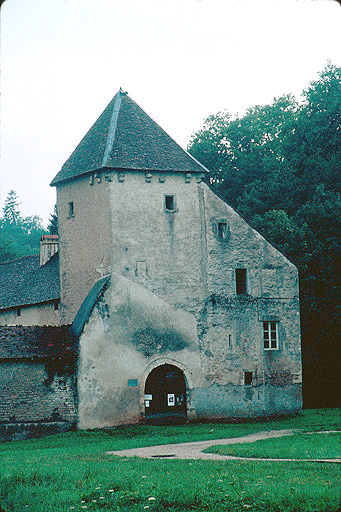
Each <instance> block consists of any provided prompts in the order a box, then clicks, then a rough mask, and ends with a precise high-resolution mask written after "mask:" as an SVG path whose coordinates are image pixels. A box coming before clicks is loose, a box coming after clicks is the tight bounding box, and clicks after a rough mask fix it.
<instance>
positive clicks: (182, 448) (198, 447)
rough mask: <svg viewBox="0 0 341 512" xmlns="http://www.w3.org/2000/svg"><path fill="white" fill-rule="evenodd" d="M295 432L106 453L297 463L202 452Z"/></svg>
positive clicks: (274, 432) (327, 460)
mask: <svg viewBox="0 0 341 512" xmlns="http://www.w3.org/2000/svg"><path fill="white" fill-rule="evenodd" d="M294 433H295V430H270V431H269V432H257V433H256V434H249V435H247V436H242V437H230V438H229V439H212V440H209V441H195V442H191V443H178V444H161V445H156V446H146V447H143V448H131V449H129V450H118V451H110V452H106V454H107V455H118V456H120V457H143V458H146V459H204V460H255V461H257V460H258V461H263V462H264V461H287V462H291V461H296V460H297V459H261V458H247V457H234V456H232V455H220V454H218V453H203V451H202V450H205V449H206V448H210V447H211V446H216V445H226V444H238V443H254V442H255V441H259V440H261V439H270V438H275V437H283V436H292V435H293V434H294ZM299 460H300V461H307V462H341V459H314V460H312V459H299Z"/></svg>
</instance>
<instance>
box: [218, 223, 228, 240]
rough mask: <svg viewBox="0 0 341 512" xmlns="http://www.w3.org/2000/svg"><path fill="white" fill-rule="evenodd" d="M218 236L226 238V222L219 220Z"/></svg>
mask: <svg viewBox="0 0 341 512" xmlns="http://www.w3.org/2000/svg"><path fill="white" fill-rule="evenodd" d="M218 238H219V240H225V238H226V222H218Z"/></svg>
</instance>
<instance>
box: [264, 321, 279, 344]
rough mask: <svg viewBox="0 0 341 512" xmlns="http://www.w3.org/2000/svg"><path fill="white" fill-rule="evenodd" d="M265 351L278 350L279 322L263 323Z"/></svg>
mask: <svg viewBox="0 0 341 512" xmlns="http://www.w3.org/2000/svg"><path fill="white" fill-rule="evenodd" d="M263 338H264V350H277V349H278V322H263Z"/></svg>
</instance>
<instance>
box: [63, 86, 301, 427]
mask: <svg viewBox="0 0 341 512" xmlns="http://www.w3.org/2000/svg"><path fill="white" fill-rule="evenodd" d="M144 127H146V129H145V131H144ZM153 142H154V145H153ZM160 154H161V156H160ZM80 159H81V161H80ZM206 172H207V170H206V169H205V168H204V167H203V166H201V165H200V164H199V163H198V162H196V161H195V160H193V159H192V158H191V157H190V156H189V155H188V154H187V153H185V152H184V151H183V150H182V149H181V148H179V147H178V146H176V145H175V143H174V141H172V139H170V138H168V136H167V135H166V134H164V132H163V131H162V130H161V128H160V127H158V126H157V125H156V124H155V123H154V122H153V121H151V120H150V118H148V116H146V114H145V113H144V112H143V111H142V110H141V109H140V108H139V107H138V106H137V105H136V104H135V103H134V102H132V100H131V99H130V98H129V97H128V96H127V95H125V94H124V93H122V92H119V93H118V94H117V95H116V97H115V98H114V100H113V101H112V102H111V103H110V104H109V106H108V107H107V109H106V110H105V111H104V113H103V114H102V116H101V117H100V118H99V120H98V121H97V122H96V123H95V125H94V126H93V127H92V128H91V129H90V131H89V132H88V134H87V135H86V136H85V138H84V139H83V141H82V142H81V143H80V145H79V146H78V148H76V150H75V152H74V153H73V155H72V156H71V157H70V159H69V160H68V162H67V163H66V164H65V166H64V167H63V169H62V171H61V172H60V173H59V174H58V175H57V176H56V178H55V179H54V181H53V184H54V185H56V187H57V193H58V214H59V226H60V239H61V243H60V255H61V256H60V258H61V259H60V262H61V263H60V275H61V294H62V295H61V304H62V310H61V315H62V319H63V321H64V322H70V321H72V320H73V318H74V316H75V314H76V313H77V311H78V309H79V307H80V305H81V303H82V301H83V300H84V299H85V298H86V297H87V296H88V294H89V292H90V290H91V288H92V286H93V285H94V284H95V283H96V281H97V280H98V279H99V278H100V276H103V275H107V274H108V275H111V280H110V281H108V282H107V284H106V286H105V291H103V290H102V292H101V294H100V298H98V299H96V294H93V292H92V302H91V301H90V302H91V304H92V307H93V309H91V313H90V311H88V313H87V315H83V324H82V327H81V328H79V333H78V334H79V335H80V342H79V346H80V358H79V368H78V372H79V373H78V392H79V426H80V427H81V428H93V427H101V426H108V425H116V424H120V423H131V422H138V421H141V420H144V419H148V417H149V416H150V415H151V416H154V417H156V416H158V415H161V416H162V415H165V416H167V414H169V415H171V416H172V414H171V413H172V411H175V410H176V409H178V413H179V415H180V416H182V417H183V416H185V417H187V418H192V419H195V418H196V419H200V418H205V419H207V418H219V419H227V418H231V417H248V416H262V415H269V414H270V415H271V414H284V413H290V412H294V411H297V410H299V409H300V407H301V355H300V324H299V298H298V297H299V291H298V274H297V269H296V268H295V266H294V265H293V264H292V263H291V262H289V261H288V260H287V259H286V258H285V256H283V254H281V253H280V252H279V251H277V250H276V249H275V248H274V247H273V246H272V245H271V244H270V243H269V242H267V241H266V240H265V239H264V238H263V237H262V236H261V235H260V234H259V233H258V232H257V231H255V230H254V229H252V228H251V227H250V226H249V225H248V224H247V222H245V220H244V219H242V218H241V217H240V216H239V215H238V214H237V213H236V212H235V211H234V210H233V209H232V208H231V207H230V206H228V205H227V204H226V203H225V202H224V201H222V200H221V199H219V198H218V197H217V196H216V195H215V194H214V193H213V192H212V191H211V190H210V188H209V187H208V186H207V185H206V184H205V183H204V182H203V177H204V175H205V174H206ZM90 238H91V239H92V240H94V241H95V243H93V244H91V245H90V244H88V240H89V239H90ZM97 286H98V285H97ZM97 289H98V288H97ZM157 368H159V370H158V371H155V369H157ZM162 368H163V370H162ZM153 371H154V373H153ZM167 372H168V373H167ZM172 372H173V377H172V378H174V386H175V387H174V389H175V388H178V393H177V392H176V390H175V391H174V392H172V389H171V386H170V388H169V386H168V384H167V379H168V380H169V379H171V377H170V375H171V374H172ZM152 374H153V375H154V374H155V376H154V377H155V379H156V381H158V383H159V384H158V386H156V385H155V386H154V384H153V382H151V381H152V380H153V375H152ZM179 375H180V376H181V375H182V378H183V389H182V388H181V383H180V380H181V377H179ZM148 379H149V380H148ZM179 379H180V380H179ZM156 381H155V382H156ZM150 386H151V388H150V389H152V388H153V389H154V391H153V393H151V392H149V391H150V389H149V387H150ZM153 386H154V387H153ZM172 395H174V397H172ZM178 395H179V396H178ZM169 397H170V399H173V398H174V400H175V404H172V403H171V402H170V404H168V398H169ZM177 400H178V402H179V403H178V406H179V407H178V408H177V405H176V401H177ZM180 402H181V403H180ZM184 404H185V405H184ZM150 411H153V414H150Z"/></svg>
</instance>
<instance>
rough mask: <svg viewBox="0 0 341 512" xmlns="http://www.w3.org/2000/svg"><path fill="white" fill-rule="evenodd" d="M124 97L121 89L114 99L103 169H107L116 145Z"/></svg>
mask: <svg viewBox="0 0 341 512" xmlns="http://www.w3.org/2000/svg"><path fill="white" fill-rule="evenodd" d="M125 94H126V93H125ZM125 94H124V95H125ZM122 96H123V91H122V88H121V87H120V90H119V91H118V92H117V93H116V95H115V99H114V104H113V109H112V114H111V119H110V125H109V130H108V136H107V143H106V146H105V150H104V155H103V160H102V167H106V165H107V163H108V159H109V156H110V153H111V150H112V147H113V144H114V140H115V133H116V128H117V119H118V115H119V112H120V108H121V104H122Z"/></svg>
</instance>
